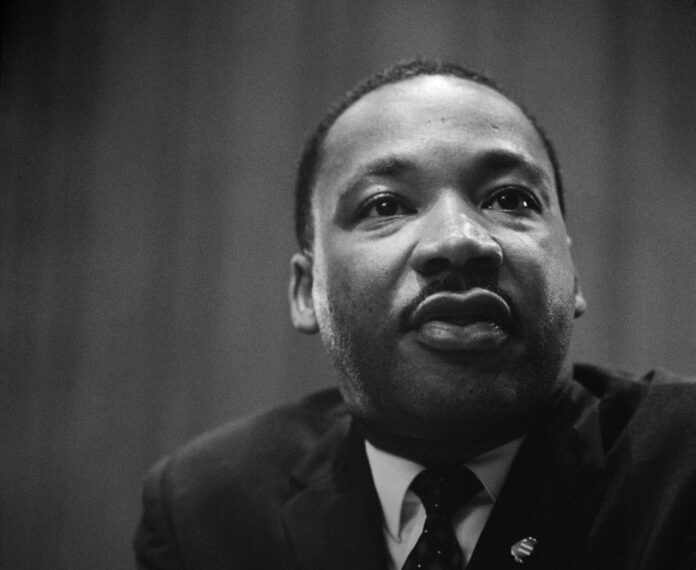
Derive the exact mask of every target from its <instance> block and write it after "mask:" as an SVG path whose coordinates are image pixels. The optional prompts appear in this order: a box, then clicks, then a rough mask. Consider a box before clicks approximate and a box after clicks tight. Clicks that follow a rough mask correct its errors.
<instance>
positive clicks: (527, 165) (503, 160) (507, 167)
mask: <svg viewBox="0 0 696 570" xmlns="http://www.w3.org/2000/svg"><path fill="white" fill-rule="evenodd" d="M473 169H474V171H478V172H481V171H483V172H486V173H488V172H491V171H493V172H509V171H511V170H522V171H523V172H524V173H525V174H526V175H527V176H529V178H530V179H531V180H532V182H534V183H535V184H539V185H542V184H543V185H547V186H549V187H550V188H551V187H552V186H553V185H552V180H553V178H552V177H549V175H548V174H547V172H546V170H545V169H544V168H542V167H541V166H539V165H538V164H536V162H533V161H532V160H531V159H529V158H528V157H527V156H525V155H524V154H521V153H519V152H514V151H510V150H500V149H496V150H490V151H485V152H483V153H482V154H481V156H479V157H477V158H475V159H474V163H473Z"/></svg>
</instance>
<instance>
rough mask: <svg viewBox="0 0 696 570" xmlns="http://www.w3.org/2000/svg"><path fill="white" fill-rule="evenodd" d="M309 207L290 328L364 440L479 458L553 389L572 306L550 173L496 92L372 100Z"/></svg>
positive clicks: (392, 89) (337, 133)
mask: <svg viewBox="0 0 696 570" xmlns="http://www.w3.org/2000/svg"><path fill="white" fill-rule="evenodd" d="M312 213H313V220H314V246H313V251H312V254H311V255H308V256H307V255H303V254H298V255H297V256H295V258H294V259H293V265H294V272H295V273H294V279H293V282H292V284H291V301H292V305H293V317H294V319H295V323H296V326H297V327H298V328H299V329H300V330H304V331H305V332H312V331H313V330H315V329H317V328H318V330H319V332H320V333H321V336H322V339H323V341H324V343H325V345H326V346H327V348H328V350H329V352H330V354H331V356H332V358H333V361H334V363H335V364H336V365H337V367H338V370H339V372H340V388H341V391H342V393H343V396H344V398H345V399H346V401H347V402H348V404H349V406H350V407H351V409H352V411H353V413H354V414H355V416H356V417H357V418H358V419H359V420H360V421H361V422H362V423H363V425H364V426H365V427H366V429H367V430H368V433H372V434H375V437H376V438H377V439H379V438H380V437H382V436H385V437H386V438H387V439H388V438H389V437H393V438H396V439H399V438H405V439H406V440H409V439H413V440H418V441H421V442H429V441H433V442H435V441H444V440H447V441H450V442H452V443H454V444H456V445H469V446H470V447H471V446H474V447H476V446H477V445H478V446H479V447H481V448H482V449H481V450H483V448H485V447H492V446H493V445H495V444H500V443H503V442H504V441H506V440H508V439H512V438H514V437H517V436H519V435H521V434H522V433H524V432H525V431H526V430H527V429H528V428H529V427H530V425H531V424H532V423H534V422H535V421H536V420H537V419H538V418H539V417H540V416H541V415H542V414H543V411H544V409H545V408H547V407H548V406H549V405H550V404H551V403H552V401H553V400H554V398H555V397H556V396H557V395H558V394H559V393H560V391H561V390H562V388H563V387H564V385H565V382H567V380H564V379H563V375H562V374H561V373H562V371H563V369H564V367H565V365H566V353H567V348H568V342H569V339H570V334H571V328H572V320H573V317H574V315H575V314H579V313H580V312H581V311H582V308H583V301H582V297H581V295H580V293H579V292H578V291H577V287H576V283H575V273H574V268H573V264H572V260H571V257H570V252H569V246H568V241H569V240H568V238H567V235H566V229H565V225H564V222H563V218H562V215H561V212H560V208H559V203H558V197H557V194H556V189H555V185H554V177H553V170H552V166H551V163H550V161H549V158H548V156H547V154H546V152H545V150H544V147H543V144H542V141H541V139H540V137H539V135H538V133H537V132H536V130H535V129H534V127H533V126H532V124H531V123H530V122H529V120H528V119H527V118H526V117H525V116H524V115H523V113H522V112H521V111H520V110H519V108H518V107H516V106H515V105H514V104H513V103H512V102H510V101H509V100H508V99H506V98H504V97H503V96H502V95H500V94H498V93H497V92H495V91H493V90H491V89H489V88H487V87H485V86H482V85H479V84H476V83H473V82H470V81H465V80H462V79H458V78H453V77H446V76H427V75H426V76H419V77H416V78H412V79H408V80H405V81H402V82H399V83H396V84H391V85H386V86H383V87H380V88H378V89H377V90H375V91H373V92H371V93H369V94H367V95H366V96H364V97H363V98H362V99H360V100H359V101H358V102H356V103H355V104H354V105H353V106H351V107H350V108H348V110H346V111H345V113H344V114H343V115H342V116H340V117H339V119H338V120H337V121H336V123H335V124H334V126H333V127H332V128H331V130H330V132H329V134H328V136H327V138H326V141H325V145H324V153H323V159H322V163H321V166H320V169H319V172H318V175H317V181H316V185H315V188H314V193H313V201H312ZM559 376H560V378H559Z"/></svg>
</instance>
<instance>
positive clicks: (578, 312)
mask: <svg viewBox="0 0 696 570" xmlns="http://www.w3.org/2000/svg"><path fill="white" fill-rule="evenodd" d="M586 310H587V302H586V301H585V296H584V295H583V294H582V289H581V288H580V278H579V277H578V273H577V271H576V272H575V318H576V319H577V318H578V317H582V316H583V315H584V314H585V311H586Z"/></svg>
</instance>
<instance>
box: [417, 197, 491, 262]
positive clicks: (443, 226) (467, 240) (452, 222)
mask: <svg viewBox="0 0 696 570" xmlns="http://www.w3.org/2000/svg"><path fill="white" fill-rule="evenodd" d="M475 218H476V216H475V215H473V214H472V212H470V211H469V210H468V207H467V206H466V204H464V203H463V200H461V198H459V197H451V198H446V199H442V200H440V201H439V202H438V203H437V204H435V205H434V206H433V208H432V209H431V210H430V211H429V212H427V213H426V214H425V215H424V217H423V219H422V226H421V232H420V235H419V238H418V243H417V244H416V246H415V248H414V249H413V252H412V254H411V255H412V257H411V261H412V264H413V267H414V268H415V269H416V271H418V272H419V273H421V274H424V275H429V274H433V273H438V272H442V271H461V270H463V269H465V267H466V266H468V265H471V264H477V265H482V266H486V267H489V268H497V267H499V266H500V265H501V264H502V262H503V250H502V248H501V247H500V244H499V243H498V242H497V241H495V240H494V239H493V237H492V236H491V234H490V233H489V231H488V230H487V229H486V227H485V226H484V225H483V224H482V223H481V222H480V221H477V220H476V219H475Z"/></svg>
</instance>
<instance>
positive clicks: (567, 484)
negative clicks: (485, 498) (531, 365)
mask: <svg viewBox="0 0 696 570" xmlns="http://www.w3.org/2000/svg"><path fill="white" fill-rule="evenodd" d="M598 404H599V400H598V399H597V398H595V397H594V396H592V395H591V394H590V393H589V392H588V391H587V390H585V389H584V388H583V387H582V386H580V385H579V384H577V383H575V382H573V383H571V385H570V390H569V392H568V394H567V397H566V398H565V399H564V400H563V401H562V402H561V404H559V406H558V407H557V408H556V410H555V411H554V413H552V414H551V416H550V418H549V420H548V421H546V422H544V424H543V425H541V426H539V428H538V429H536V430H534V431H532V432H531V433H530V434H529V435H528V437H527V439H526V440H525V442H524V444H523V445H522V448H521V449H520V452H519V454H518V456H517V458H516V459H515V462H514V463H513V466H512V469H511V470H510V474H509V475H508V479H507V481H506V483H505V486H504V487H503V491H502V493H501V496H500V499H499V501H498V502H497V503H496V505H495V507H494V508H493V511H492V513H491V517H490V518H489V520H488V522H487V524H486V527H485V528H484V530H483V533H482V534H481V537H480V538H479V541H478V543H477V545H476V549H475V550H474V553H473V556H472V558H471V561H470V562H469V566H468V570H483V569H486V568H497V569H501V570H504V569H506V568H509V569H513V568H515V569H517V568H519V567H520V565H519V564H517V563H516V562H515V561H514V558H513V556H512V554H511V553H510V548H511V547H512V545H514V544H515V543H516V542H518V541H519V540H521V539H524V538H526V537H533V538H535V539H536V540H537V541H538V543H537V545H536V547H535V549H534V551H533V553H532V554H531V556H530V557H529V558H527V559H526V560H525V561H524V567H525V568H526V569H530V570H540V569H556V568H570V567H571V566H572V564H578V567H582V563H581V562H580V556H581V555H582V552H581V551H580V550H579V544H580V542H581V541H580V539H581V538H582V537H583V536H584V533H583V531H584V530H586V529H587V527H588V525H589V522H590V520H591V517H592V515H593V514H594V513H595V512H596V509H597V507H598V504H599V500H600V499H601V495H602V490H603V488H604V477H603V476H602V475H603V473H604V471H605V461H604V452H603V448H602V436H601V429H600V422H599V405H598ZM573 561H575V562H573ZM573 567H574V566H573Z"/></svg>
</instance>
